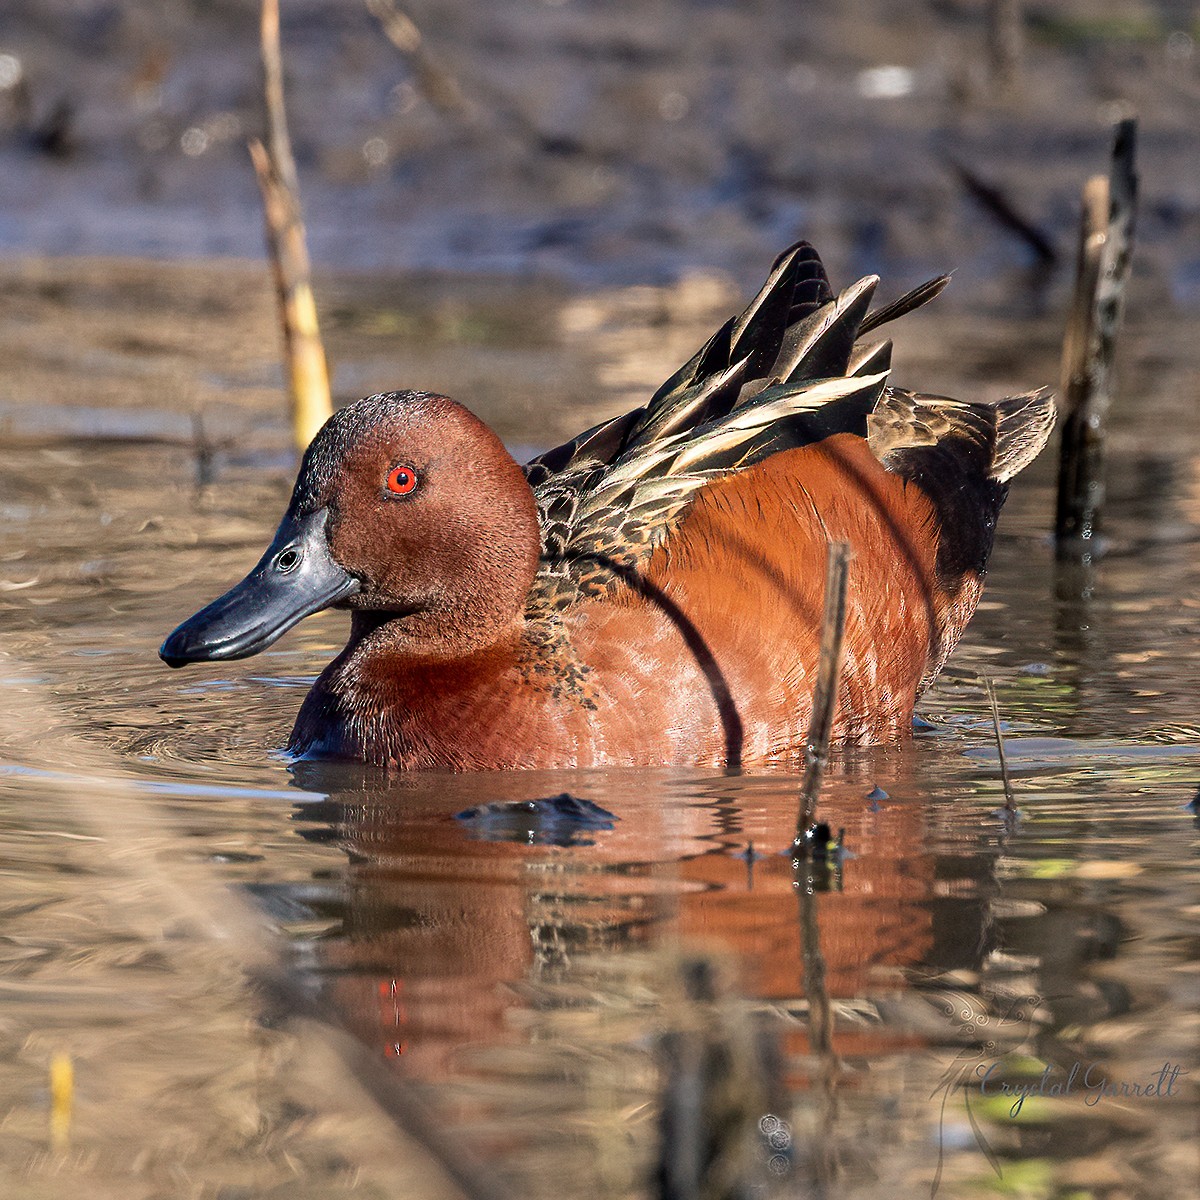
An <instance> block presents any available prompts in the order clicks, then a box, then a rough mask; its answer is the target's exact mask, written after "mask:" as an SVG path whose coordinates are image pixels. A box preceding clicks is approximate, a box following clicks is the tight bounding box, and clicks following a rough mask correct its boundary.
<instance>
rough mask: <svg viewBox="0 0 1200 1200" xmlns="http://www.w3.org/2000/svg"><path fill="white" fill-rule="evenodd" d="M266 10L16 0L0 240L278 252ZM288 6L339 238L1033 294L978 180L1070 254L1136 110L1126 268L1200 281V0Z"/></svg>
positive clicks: (310, 184) (396, 249)
mask: <svg viewBox="0 0 1200 1200" xmlns="http://www.w3.org/2000/svg"><path fill="white" fill-rule="evenodd" d="M257 23H258V5H257V3H256V0H164V2H163V3H154V4H148V3H145V2H144V0H24V2H23V3H22V4H20V5H8V6H5V8H4V10H3V11H2V12H0V251H2V252H3V253H5V254H8V255H15V254H42V255H148V256H155V257H171V258H195V257H210V256H238V257H254V258H257V257H259V256H260V255H261V253H262V226H261V216H260V201H259V197H258V193H257V189H256V186H255V181H254V177H253V173H252V171H251V170H250V167H249V163H248V161H247V156H246V149H245V143H246V139H247V138H248V137H250V136H257V135H261V133H262V126H263V118H262V113H261V108H262V104H261V83H260V68H259V63H258V41H257V29H258V24H257ZM282 26H283V54H284V62H285V68H286V75H287V89H288V90H287V99H288V108H289V115H290V120H291V126H292V134H293V138H294V142H295V150H296V156H297V160H298V164H299V171H300V181H301V186H302V189H303V198H304V202H305V210H306V217H307V221H308V227H309V236H310V241H311V246H312V251H313V257H314V260H315V262H316V263H317V265H318V267H319V268H320V267H325V268H329V267H338V268H350V269H354V268H362V269H367V270H373V269H385V268H386V269H396V268H432V269H437V270H442V269H450V270H466V271H485V272H492V271H499V272H522V273H524V272H530V271H534V272H548V273H552V274H557V275H560V276H566V277H569V278H571V279H575V280H584V281H594V280H601V281H605V282H619V281H631V280H636V281H643V282H670V281H672V280H673V279H675V278H677V277H678V276H679V274H680V272H681V271H683V270H685V269H687V268H689V267H694V266H706V267H714V268H720V269H724V270H726V271H728V272H731V273H732V274H733V275H734V277H735V278H736V280H737V282H738V284H739V285H741V286H743V287H744V286H747V285H749V284H750V283H752V282H753V280H754V279H756V278H757V277H758V276H759V275H760V274H761V272H762V270H763V267H764V264H765V263H767V262H768V261H769V259H770V257H771V256H772V255H773V254H774V253H775V252H776V251H777V250H778V249H779V248H780V247H782V246H783V245H785V244H787V243H788V242H789V241H791V240H793V239H795V238H796V237H799V236H804V237H807V238H809V239H810V240H812V241H813V242H815V243H816V244H817V245H818V246H819V247H820V249H821V250H822V252H823V254H825V255H826V257H827V258H828V259H829V261H830V263H831V265H832V267H833V269H834V273H835V275H836V276H837V278H839V279H842V280H845V279H847V278H848V277H850V276H853V275H856V274H861V273H864V272H867V271H878V272H881V273H884V274H885V275H886V276H887V277H888V279H889V280H892V281H894V284H895V286H896V287H901V286H904V285H907V284H910V283H912V282H915V281H916V279H917V278H918V277H919V276H923V275H927V274H928V273H929V272H930V271H931V270H934V271H937V270H943V269H950V268H956V269H958V270H959V271H960V272H961V275H960V279H961V278H962V276H965V277H966V279H967V280H968V281H969V282H970V284H971V286H970V287H964V286H956V287H955V288H954V289H952V295H951V297H950V298H949V301H950V302H951V303H963V302H964V301H965V300H967V298H968V297H973V299H972V300H971V301H970V302H971V303H974V304H978V303H981V302H986V301H988V300H1002V301H1005V302H1013V301H1018V302H1019V301H1021V300H1022V297H1028V296H1029V295H1030V294H1031V289H1030V286H1029V280H1028V278H1027V277H1025V276H1024V275H1023V274H1022V273H1021V272H1023V271H1024V269H1025V268H1027V267H1029V266H1030V265H1032V264H1036V263H1038V262H1039V261H1042V262H1044V261H1045V260H1046V259H1047V258H1048V256H1047V255H1046V253H1045V252H1044V249H1043V250H1042V251H1038V250H1036V249H1035V248H1034V247H1032V246H1031V244H1030V242H1029V240H1028V239H1027V238H1023V237H1021V236H1018V235H1016V234H1014V233H1013V232H1012V231H1011V230H1010V229H1007V228H1005V226H1004V225H1003V224H1001V223H1000V222H998V221H997V220H996V218H995V215H994V212H991V211H989V209H988V207H987V206H986V204H981V203H980V199H979V194H978V193H979V188H978V186H973V184H972V182H971V181H973V182H974V185H983V187H984V188H991V189H993V190H996V191H998V192H999V193H1000V194H1001V196H1002V198H1003V200H1004V201H1006V202H1007V203H1009V204H1010V205H1011V207H1012V208H1013V209H1014V210H1015V211H1016V212H1017V213H1018V214H1019V215H1020V216H1021V217H1022V218H1023V219H1025V220H1026V221H1027V223H1028V224H1029V225H1030V226H1032V227H1033V228H1035V229H1036V230H1037V231H1038V232H1039V233H1040V234H1041V235H1042V236H1043V237H1044V240H1045V242H1046V245H1047V247H1048V248H1049V250H1050V252H1051V254H1052V255H1056V256H1057V262H1058V265H1059V267H1060V270H1059V271H1058V272H1056V273H1055V277H1057V276H1059V275H1061V277H1062V278H1063V279H1064V280H1067V279H1069V275H1070V266H1071V260H1072V258H1073V253H1074V241H1073V239H1074V229H1075V225H1076V222H1077V215H1078V204H1079V187H1080V184H1081V182H1082V180H1083V179H1084V178H1085V177H1086V176H1087V175H1088V174H1090V173H1092V172H1093V171H1095V170H1099V169H1103V166H1104V162H1105V155H1106V150H1107V142H1108V136H1109V135H1108V129H1109V126H1110V125H1111V123H1112V121H1113V119H1114V118H1115V117H1117V116H1119V115H1122V114H1123V113H1125V112H1126V111H1129V110H1130V109H1132V110H1135V111H1136V112H1137V114H1138V115H1139V117H1140V119H1141V127H1142V140H1141V151H1140V157H1141V164H1142V173H1143V179H1144V185H1145V187H1144V195H1145V203H1144V206H1143V210H1142V215H1141V227H1140V230H1139V256H1138V257H1139V268H1138V269H1139V270H1140V271H1142V272H1143V273H1150V274H1152V275H1153V276H1154V277H1155V278H1156V280H1158V282H1159V283H1160V284H1161V286H1162V288H1163V289H1164V291H1165V293H1166V297H1165V298H1169V299H1173V300H1175V301H1179V302H1183V303H1187V304H1191V303H1194V302H1195V300H1196V299H1197V298H1200V253H1198V252H1197V251H1196V249H1195V247H1196V246H1197V245H1198V244H1200V240H1198V238H1197V234H1198V233H1200V174H1198V173H1197V172H1196V171H1195V165H1194V164H1195V160H1196V155H1195V151H1196V132H1195V131H1196V128H1197V125H1198V122H1197V116H1198V111H1200V54H1198V53H1197V50H1196V39H1197V36H1200V19H1198V17H1197V13H1196V9H1195V5H1194V4H1192V3H1188V2H1182V0H1116V2H1112V0H1043V2H1042V3H1018V2H1016V0H924V2H918V0H808V2H807V3H803V4H797V3H789V2H785V0H741V2H738V3H733V2H732V0H604V2H603V3H601V2H598V0H492V2H491V3H488V4H468V3H463V2H462V0H411V2H410V3H407V4H405V5H404V7H403V9H402V10H400V9H397V8H396V7H395V5H394V4H392V3H391V0H362V2H359V0H341V2H338V3H333V2H331V0H285V2H284V3H283V5H282ZM389 32H390V34H391V36H390V37H389V36H388V34H389ZM1013 272H1017V274H1015V275H1014V274H1013ZM1064 286H1065V284H1064ZM1033 290H1036V289H1033ZM985 293H986V295H985Z"/></svg>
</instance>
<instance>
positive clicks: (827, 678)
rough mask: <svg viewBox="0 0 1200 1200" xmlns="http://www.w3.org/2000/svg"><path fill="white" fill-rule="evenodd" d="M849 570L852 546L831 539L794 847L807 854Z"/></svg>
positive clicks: (833, 703)
mask: <svg viewBox="0 0 1200 1200" xmlns="http://www.w3.org/2000/svg"><path fill="white" fill-rule="evenodd" d="M849 573H850V547H849V546H848V545H847V544H846V543H845V542H831V543H830V544H829V551H828V554H827V556H826V565H825V617H824V621H823V623H822V626H821V659H820V663H819V665H818V667H817V686H816V688H815V690H814V692H813V706H812V715H811V717H810V718H809V724H808V737H807V738H806V739H805V746H804V781H803V782H802V783H801V785H800V812H799V816H798V817H797V820H796V837H795V841H794V842H793V843H792V849H793V851H794V852H796V853H797V854H799V855H800V856H801V857H805V858H807V857H808V854H809V841H810V836H811V832H812V830H813V826H814V817H815V814H816V811H817V796H818V794H819V793H820V791H821V781H822V779H823V778H824V775H825V765H826V763H827V762H828V761H829V740H830V738H831V737H832V735H833V717H834V711H835V709H836V707H837V686H838V677H839V675H840V674H841V666H842V641H843V639H844V638H845V633H846V583H847V580H848V579H849Z"/></svg>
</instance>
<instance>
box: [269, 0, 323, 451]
mask: <svg viewBox="0 0 1200 1200" xmlns="http://www.w3.org/2000/svg"><path fill="white" fill-rule="evenodd" d="M261 35H262V64H263V94H264V99H265V101H266V110H267V144H266V146H264V145H263V144H262V142H260V141H258V140H257V139H253V140H251V142H250V158H251V160H252V161H253V163H254V172H255V174H256V175H257V176H258V186H259V189H260V191H261V192H262V199H263V214H264V217H265V222H266V235H267V250H268V252H269V255H270V259H271V274H272V277H273V279H274V281H275V294H276V298H277V300H278V303H279V319H280V324H281V325H282V327H283V350H284V357H285V359H286V360H287V372H288V384H289V391H290V393H291V399H292V429H293V432H294V434H295V439H296V445H297V446H298V447H299V448H300V449H301V450H303V449H304V448H305V447H306V446H307V445H308V443H309V442H311V441H312V439H313V437H314V435H315V434H316V432H317V430H318V429H320V428H321V426H322V425H323V424H324V423H325V422H326V421H327V420H328V419H329V417H330V416H331V415H332V413H333V404H332V401H331V399H330V393H329V369H328V366H327V365H326V360H325V347H324V346H323V345H322V343H321V331H320V327H319V326H318V323H317V304H316V301H315V299H314V298H313V290H312V270H311V266H310V263H309V258H308V245H307V243H306V241H305V234H304V221H303V218H302V216H301V210H300V188H299V182H298V179H297V176H296V160H295V158H294V157H293V156H292V143H291V138H290V137H289V136H288V128H287V115H286V113H285V111H284V106H283V64H282V59H281V56H280V49H279V0H263V6H262V27H261Z"/></svg>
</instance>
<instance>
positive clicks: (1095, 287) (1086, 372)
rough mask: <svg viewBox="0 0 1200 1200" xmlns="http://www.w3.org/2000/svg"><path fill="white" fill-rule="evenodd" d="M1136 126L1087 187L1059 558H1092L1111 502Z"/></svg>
mask: <svg viewBox="0 0 1200 1200" xmlns="http://www.w3.org/2000/svg"><path fill="white" fill-rule="evenodd" d="M1136 141H1137V121H1136V119H1134V118H1132V117H1130V118H1127V119H1125V120H1123V121H1119V122H1118V123H1117V125H1116V127H1115V130H1114V137H1113V151H1112V165H1111V168H1110V171H1109V176H1108V178H1107V179H1106V178H1105V177H1104V176H1102V175H1095V176H1093V177H1092V178H1091V179H1089V180H1088V182H1087V184H1086V185H1085V186H1084V189H1083V216H1082V220H1081V223H1080V234H1079V255H1078V261H1077V266H1076V274H1075V295H1074V298H1073V300H1072V303H1071V311H1070V314H1069V316H1068V318H1067V330H1066V335H1065V337H1064V338H1063V360H1062V396H1063V400H1064V403H1065V406H1066V417H1065V419H1064V421H1063V426H1062V443H1061V449H1060V457H1059V467H1058V504H1057V512H1056V516H1055V523H1054V535H1055V538H1056V540H1057V542H1058V551H1059V555H1060V557H1083V558H1088V559H1090V558H1091V557H1092V555H1093V553H1094V547H1095V542H1094V538H1095V535H1096V533H1097V531H1098V529H1099V525H1100V513H1101V509H1102V507H1103V503H1104V437H1105V432H1104V422H1105V418H1106V417H1107V415H1108V410H1109V407H1110V406H1111V404H1112V397H1113V355H1114V351H1115V349H1116V339H1117V329H1118V327H1119V325H1120V321H1121V312H1122V309H1123V308H1124V300H1125V284H1126V282H1127V281H1128V279H1129V264H1130V259H1131V257H1132V252H1133V237H1134V225H1135V221H1136V217H1137V192H1138V178H1137V172H1136V170H1135V166H1134V155H1135V148H1136Z"/></svg>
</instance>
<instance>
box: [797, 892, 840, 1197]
mask: <svg viewBox="0 0 1200 1200" xmlns="http://www.w3.org/2000/svg"><path fill="white" fill-rule="evenodd" d="M795 886H796V894H797V896H798V898H799V902H800V958H801V963H802V966H803V971H804V978H803V980H802V983H803V987H804V995H805V997H806V999H807V1000H808V1045H809V1049H810V1050H811V1052H812V1053H813V1054H814V1055H815V1056H816V1057H817V1060H818V1062H819V1063H820V1080H819V1082H820V1093H821V1136H820V1137H819V1138H817V1139H816V1144H815V1145H814V1146H813V1147H812V1156H813V1157H812V1161H813V1173H814V1176H815V1178H814V1181H813V1182H814V1184H815V1187H816V1192H817V1195H818V1196H823V1195H825V1193H826V1192H827V1190H828V1187H829V1184H830V1183H831V1182H832V1181H833V1179H834V1178H835V1177H836V1174H837V1153H836V1148H835V1138H834V1133H835V1127H836V1122H837V1115H838V1104H837V1083H838V1075H839V1073H840V1071H841V1063H840V1062H839V1061H838V1057H837V1055H836V1054H835V1053H834V1049H833V1007H832V1005H831V1004H830V1002H829V989H828V986H827V984H826V982H825V956H824V955H823V954H822V953H821V929H820V926H819V924H818V922H817V889H816V886H815V883H814V880H813V878H812V875H811V874H810V873H808V872H805V873H802V874H801V876H800V877H799V878H798V879H797V881H796V885H795Z"/></svg>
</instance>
